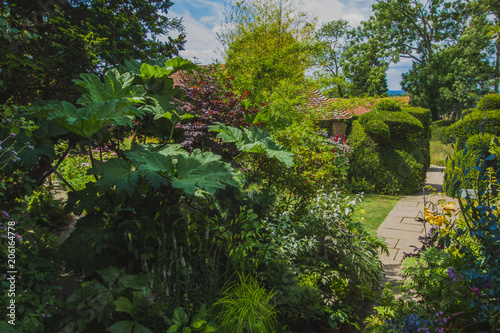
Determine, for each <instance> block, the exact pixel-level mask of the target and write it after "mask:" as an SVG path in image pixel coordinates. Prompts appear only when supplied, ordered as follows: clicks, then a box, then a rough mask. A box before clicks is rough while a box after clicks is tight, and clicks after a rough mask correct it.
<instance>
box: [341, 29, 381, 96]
mask: <svg viewBox="0 0 500 333" xmlns="http://www.w3.org/2000/svg"><path fill="white" fill-rule="evenodd" d="M371 31H372V29H371V25H370V22H363V24H362V25H361V26H360V27H358V28H357V29H353V30H352V31H351V32H350V34H351V37H350V43H349V46H348V47H347V49H346V50H345V51H344V53H343V57H342V66H343V68H344V73H345V76H346V78H347V80H348V81H349V86H348V93H349V96H353V97H367V96H383V95H384V94H386V93H387V91H388V88H387V69H388V67H389V60H390V53H389V52H388V51H387V48H386V46H385V45H384V43H383V42H382V41H381V40H379V39H378V38H377V36H376V35H372V33H371Z"/></svg>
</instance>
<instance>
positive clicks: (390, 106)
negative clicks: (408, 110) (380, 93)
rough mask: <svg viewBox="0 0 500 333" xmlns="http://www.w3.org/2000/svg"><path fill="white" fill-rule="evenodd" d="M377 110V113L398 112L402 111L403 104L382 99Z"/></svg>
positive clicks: (376, 107) (393, 100)
mask: <svg viewBox="0 0 500 333" xmlns="http://www.w3.org/2000/svg"><path fill="white" fill-rule="evenodd" d="M375 110H377V111H391V112H397V111H401V103H400V102H399V101H397V100H395V99H389V98H388V99H382V100H381V101H380V102H378V104H377V105H376V106H375Z"/></svg>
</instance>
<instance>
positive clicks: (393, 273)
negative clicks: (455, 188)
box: [377, 165, 458, 286]
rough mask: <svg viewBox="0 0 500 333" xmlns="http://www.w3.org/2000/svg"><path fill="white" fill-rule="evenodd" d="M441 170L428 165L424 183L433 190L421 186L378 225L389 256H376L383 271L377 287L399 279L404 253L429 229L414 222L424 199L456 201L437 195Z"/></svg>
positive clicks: (441, 174) (442, 170)
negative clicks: (381, 264) (417, 191)
mask: <svg viewBox="0 0 500 333" xmlns="http://www.w3.org/2000/svg"><path fill="white" fill-rule="evenodd" d="M444 169H445V168H444V167H439V166H434V165H431V166H430V168H429V169H428V170H427V179H426V185H431V186H432V187H433V188H435V189H436V190H435V191H430V190H429V189H426V188H424V189H423V190H421V191H420V192H419V193H417V194H412V195H407V196H404V197H403V198H402V199H401V200H400V201H399V202H398V203H397V204H396V206H394V208H393V209H392V211H391V212H390V213H389V215H388V216H387V218H386V219H385V220H384V222H382V224H381V225H380V227H379V228H378V231H377V233H378V235H379V236H380V237H383V238H384V239H385V241H386V242H387V244H388V247H389V255H386V254H381V255H380V259H381V260H382V263H383V264H384V272H385V278H384V279H382V281H381V286H383V285H385V283H386V282H388V281H389V282H395V281H400V280H401V279H402V278H401V276H400V274H399V272H400V268H401V261H402V259H403V255H404V253H410V252H413V249H414V248H413V247H412V245H413V246H417V247H418V246H420V242H419V241H418V237H419V236H422V235H424V234H425V232H426V230H425V229H426V228H427V229H428V228H429V224H427V225H426V226H424V225H423V224H422V223H421V222H418V221H416V218H417V217H423V213H424V202H425V201H430V202H433V203H436V202H437V201H438V200H439V199H441V198H444V199H446V200H448V201H454V202H455V203H457V201H456V200H453V199H452V198H449V197H446V196H443V195H442V194H441V192H442V184H443V176H444ZM457 206H458V205H457Z"/></svg>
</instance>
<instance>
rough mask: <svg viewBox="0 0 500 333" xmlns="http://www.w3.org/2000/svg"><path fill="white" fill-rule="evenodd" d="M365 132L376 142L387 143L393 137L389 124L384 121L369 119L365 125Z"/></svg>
mask: <svg viewBox="0 0 500 333" xmlns="http://www.w3.org/2000/svg"><path fill="white" fill-rule="evenodd" d="M364 129H365V133H366V134H368V135H369V136H370V137H371V138H372V139H373V140H374V141H375V142H376V143H378V144H381V145H383V144H385V143H387V142H388V141H389V139H390V137H391V132H390V130H389V126H387V124H385V123H384V122H382V121H377V120H372V121H369V122H368V123H367V124H366V125H365V127H364Z"/></svg>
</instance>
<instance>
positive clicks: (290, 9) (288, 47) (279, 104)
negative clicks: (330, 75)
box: [219, 0, 315, 123]
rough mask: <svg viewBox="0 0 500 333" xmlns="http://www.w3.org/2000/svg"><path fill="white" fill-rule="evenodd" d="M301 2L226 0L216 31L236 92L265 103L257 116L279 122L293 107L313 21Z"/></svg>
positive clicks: (308, 60)
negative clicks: (222, 27) (222, 20)
mask: <svg viewBox="0 0 500 333" xmlns="http://www.w3.org/2000/svg"><path fill="white" fill-rule="evenodd" d="M301 6H302V5H301V3H300V2H297V1H292V0H271V1H267V0H253V1H239V2H234V3H231V4H230V5H229V6H228V7H227V10H226V15H225V16H226V17H225V21H226V22H225V23H226V25H225V26H226V30H224V31H223V32H222V33H221V34H219V40H220V41H221V42H222V45H223V46H224V55H225V65H226V69H227V71H228V73H229V74H231V75H234V78H235V80H234V88H235V89H236V90H237V91H238V92H239V93H240V94H243V93H245V91H250V92H251V94H250V99H251V101H252V102H254V103H259V104H265V106H264V107H263V108H262V110H263V113H261V117H260V119H263V120H266V122H268V123H273V122H274V123H279V122H281V121H284V120H286V119H287V118H288V117H289V116H290V114H289V113H290V112H293V110H296V108H295V107H294V105H295V104H297V103H300V102H299V101H298V99H297V96H298V94H297V92H298V90H300V89H301V87H300V84H301V83H302V82H303V80H304V72H305V70H306V68H308V67H309V66H310V64H311V57H310V56H311V52H310V49H311V48H310V46H309V44H308V43H309V41H310V40H311V37H312V33H313V31H314V24H315V20H314V19H311V18H309V16H308V14H307V13H306V12H305V11H303V10H302V9H301ZM299 100H300V98H299Z"/></svg>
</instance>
